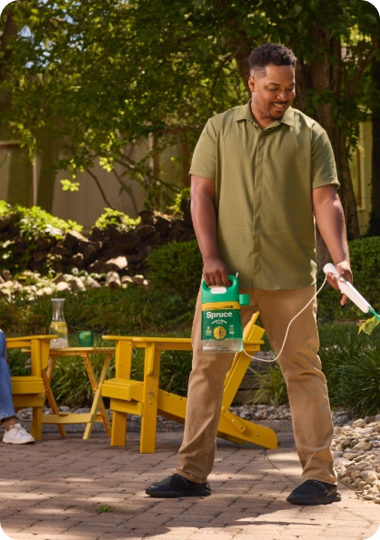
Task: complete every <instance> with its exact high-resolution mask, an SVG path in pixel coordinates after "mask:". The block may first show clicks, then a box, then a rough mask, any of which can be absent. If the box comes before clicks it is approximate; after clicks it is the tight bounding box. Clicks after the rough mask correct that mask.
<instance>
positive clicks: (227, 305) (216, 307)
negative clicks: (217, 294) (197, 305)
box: [202, 302, 240, 311]
mask: <svg viewBox="0 0 380 540" xmlns="http://www.w3.org/2000/svg"><path fill="white" fill-rule="evenodd" d="M225 309H228V310H230V309H240V304H239V302H204V303H203V304H202V311H224V310H225Z"/></svg>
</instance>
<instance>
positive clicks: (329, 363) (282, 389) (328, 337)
mask: <svg viewBox="0 0 380 540" xmlns="http://www.w3.org/2000/svg"><path fill="white" fill-rule="evenodd" d="M319 334H320V341H321V348H320V352H319V354H320V358H321V361H322V371H323V372H324V374H325V376H326V379H327V386H328V390H329V397H330V403H331V405H332V407H333V408H344V409H347V410H349V411H350V412H351V413H352V414H353V415H360V416H366V415H373V414H378V413H379V412H380V332H379V333H377V332H374V333H373V334H372V335H371V337H369V336H367V335H366V334H360V335H359V336H358V334H357V326H356V325H354V324H342V323H340V324H321V325H320V328H319ZM256 375H257V378H258V379H259V381H260V383H261V384H260V388H259V390H258V392H257V394H256V397H255V403H258V402H260V401H262V400H264V401H265V402H268V401H269V402H270V403H272V404H274V405H276V406H277V405H281V404H284V403H287V401H288V398H287V392H286V386H285V380H284V377H283V375H282V372H281V370H280V369H279V368H278V365H269V366H268V369H267V370H265V371H264V372H261V373H257V374H256Z"/></svg>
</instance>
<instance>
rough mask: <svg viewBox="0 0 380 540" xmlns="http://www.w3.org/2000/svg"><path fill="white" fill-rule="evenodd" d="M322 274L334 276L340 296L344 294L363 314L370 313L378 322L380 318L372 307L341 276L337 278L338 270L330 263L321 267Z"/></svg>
mask: <svg viewBox="0 0 380 540" xmlns="http://www.w3.org/2000/svg"><path fill="white" fill-rule="evenodd" d="M323 271H324V273H325V274H326V275H327V274H330V273H331V274H334V276H335V277H336V279H337V281H338V287H339V289H340V291H341V293H342V294H345V295H346V296H347V297H348V298H349V299H350V300H352V302H353V303H354V304H355V305H356V306H358V308H359V309H361V310H362V312H363V313H368V312H370V313H372V315H374V316H375V317H376V319H378V320H379V321H380V316H379V315H378V314H377V313H376V311H375V310H374V309H373V307H372V306H371V305H370V304H369V303H368V302H367V300H366V299H365V298H364V297H363V296H362V295H361V294H360V293H359V291H357V290H356V289H355V287H354V286H353V285H351V283H350V282H349V281H347V280H346V279H344V278H343V277H342V276H340V277H339V273H338V270H337V269H336V268H335V266H334V265H333V264H332V263H327V264H326V265H325V266H324V267H323Z"/></svg>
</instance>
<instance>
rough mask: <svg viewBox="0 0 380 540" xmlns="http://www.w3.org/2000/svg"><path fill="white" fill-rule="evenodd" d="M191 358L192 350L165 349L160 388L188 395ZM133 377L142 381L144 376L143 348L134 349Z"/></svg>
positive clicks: (162, 359)
mask: <svg viewBox="0 0 380 540" xmlns="http://www.w3.org/2000/svg"><path fill="white" fill-rule="evenodd" d="M178 337H182V336H178ZM191 360H192V353H191V351H163V352H162V353H161V364H160V382H159V386H160V388H162V389H163V390H166V391H167V392H172V393H174V394H177V395H179V396H186V395H187V384H188V381H189V376H190V372H191ZM132 377H133V379H136V380H137V381H142V380H143V378H144V352H143V350H142V349H135V350H134V357H133V360H132Z"/></svg>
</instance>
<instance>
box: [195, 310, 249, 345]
mask: <svg viewBox="0 0 380 540" xmlns="http://www.w3.org/2000/svg"><path fill="white" fill-rule="evenodd" d="M223 304H224V303H223ZM224 305H226V304H224ZM212 306H213V307H215V304H212ZM241 337H242V327H241V319H240V309H228V310H225V311H222V310H220V309H218V310H215V311H214V310H205V311H202V340H204V339H216V340H217V341H223V340H225V339H236V338H241Z"/></svg>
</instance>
